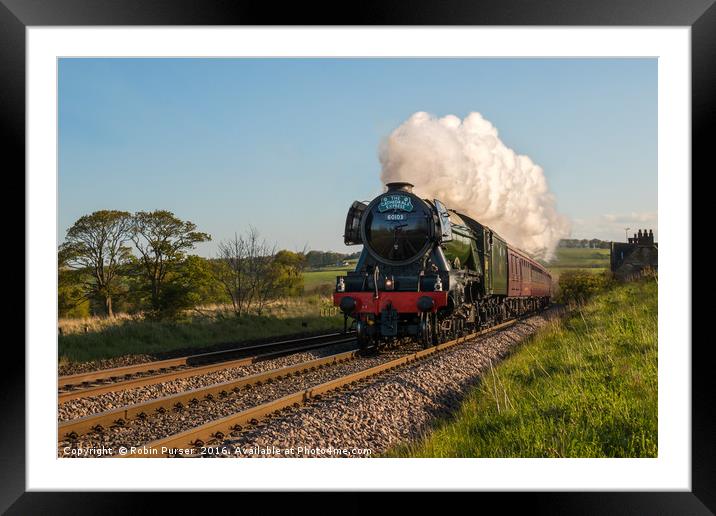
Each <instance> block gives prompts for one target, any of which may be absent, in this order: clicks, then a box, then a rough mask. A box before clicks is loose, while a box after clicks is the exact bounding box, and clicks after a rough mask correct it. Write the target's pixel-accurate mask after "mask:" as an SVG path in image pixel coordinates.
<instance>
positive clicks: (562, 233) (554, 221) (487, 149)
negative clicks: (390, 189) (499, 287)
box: [379, 112, 570, 260]
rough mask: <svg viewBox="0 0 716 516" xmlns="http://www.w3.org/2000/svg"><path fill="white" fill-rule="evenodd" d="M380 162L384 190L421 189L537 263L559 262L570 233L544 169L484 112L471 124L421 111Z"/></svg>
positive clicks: (384, 147)
mask: <svg viewBox="0 0 716 516" xmlns="http://www.w3.org/2000/svg"><path fill="white" fill-rule="evenodd" d="M379 157H380V163H381V165H382V172H381V179H382V181H383V184H385V183H389V182H391V181H408V182H410V183H413V184H414V185H415V193H416V194H417V195H419V196H421V197H424V198H430V199H432V198H435V199H439V200H441V201H443V202H444V203H445V204H446V205H447V206H448V208H452V209H455V210H457V211H462V212H463V213H465V214H467V215H469V216H471V217H472V218H474V219H476V220H477V221H479V222H481V223H482V224H486V225H487V226H490V227H491V228H493V229H494V230H495V231H497V232H498V233H499V234H500V235H501V236H503V237H504V238H505V239H506V240H507V241H508V242H509V243H511V244H513V245H515V246H517V247H518V248H520V249H523V250H525V251H527V252H528V253H531V254H532V255H534V256H536V257H540V258H544V259H547V260H549V259H551V257H552V255H553V253H554V249H555V248H556V247H557V244H558V243H559V239H560V238H563V237H566V236H568V235H569V233H570V224H569V221H568V220H567V219H566V218H565V217H564V216H563V215H561V214H559V213H558V212H557V209H556V206H555V199H554V196H553V195H552V194H551V193H550V191H549V189H548V187H547V181H546V179H545V176H544V172H543V170H542V168H541V167H540V166H538V165H535V164H534V163H533V162H532V160H531V159H530V158H529V157H528V156H523V155H518V154H516V153H515V152H514V151H513V150H512V149H510V148H508V147H506V146H505V144H504V143H502V141H501V140H500V139H499V137H498V135H497V129H496V128H495V127H494V126H493V125H492V124H491V123H490V122H489V121H488V120H485V119H484V118H483V117H482V115H481V114H480V113H470V114H469V115H468V116H467V117H466V118H465V119H464V120H460V119H459V118H458V117H456V116H454V115H448V116H446V117H443V118H436V117H434V116H432V115H429V114H428V113H424V112H418V113H415V114H413V115H412V116H411V117H410V118H409V119H408V120H406V121H405V122H404V123H403V124H402V125H401V126H399V127H398V128H397V129H395V130H394V131H393V132H392V133H391V134H390V136H388V137H387V138H386V139H385V140H384V141H383V142H382V144H381V148H380V152H379Z"/></svg>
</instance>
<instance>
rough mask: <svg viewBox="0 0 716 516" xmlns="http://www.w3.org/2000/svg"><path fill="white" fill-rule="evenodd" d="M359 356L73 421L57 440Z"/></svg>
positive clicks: (329, 358)
mask: <svg viewBox="0 0 716 516" xmlns="http://www.w3.org/2000/svg"><path fill="white" fill-rule="evenodd" d="M357 356H358V350H357V349H354V350H351V351H346V352H344V353H337V354H335V355H330V356H327V357H322V358H317V359H314V360H309V361H306V362H301V363H299V364H294V365H290V366H286V367H281V368H278V369H272V370H270V371H266V372H263V373H258V374H254V375H250V376H244V377H241V378H237V379H235V380H229V381H226V382H221V383H217V384H213V385H209V386H207V387H200V388H197V389H192V390H189V391H185V392H180V393H178V394H172V395H170V396H164V397H162V398H157V399H154V400H149V401H146V402H143V403H138V404H135V405H127V406H124V407H120V408H117V409H113V410H108V411H106V412H101V413H98V414H92V415H89V416H85V417H82V418H78V419H73V420H70V421H63V422H61V423H60V424H59V425H58V428H57V440H58V441H62V440H65V439H74V438H76V437H78V436H79V435H81V434H84V433H87V432H90V431H101V430H103V429H104V428H107V427H111V426H124V425H125V424H126V423H127V422H128V421H129V420H131V419H135V418H142V417H149V416H150V415H151V414H152V413H156V412H159V413H162V412H164V411H167V410H172V409H180V408H182V407H183V406H184V405H186V404H189V403H192V402H194V401H195V400H196V401H198V400H201V399H207V400H209V399H212V398H214V397H219V398H222V397H225V396H227V395H228V394H229V393H230V392H232V391H238V390H239V389H241V388H242V387H246V386H249V385H261V384H263V383H266V382H272V381H274V380H280V379H283V378H285V377H288V376H293V375H295V374H301V373H307V372H309V371H313V370H316V369H319V368H322V367H326V366H329V365H334V364H340V363H343V362H346V361H348V360H352V359H354V358H356V357H357Z"/></svg>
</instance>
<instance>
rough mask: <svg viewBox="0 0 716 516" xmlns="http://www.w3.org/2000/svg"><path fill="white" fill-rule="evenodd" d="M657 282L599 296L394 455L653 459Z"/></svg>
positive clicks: (489, 375) (557, 324)
mask: <svg viewBox="0 0 716 516" xmlns="http://www.w3.org/2000/svg"><path fill="white" fill-rule="evenodd" d="M657 449H658V448H657V286H656V284H655V282H654V281H653V279H652V280H650V281H642V282H639V283H630V284H626V285H619V286H616V287H614V288H612V289H610V290H609V291H607V292H604V293H602V294H599V295H598V296H596V297H595V298H593V299H592V300H591V301H590V302H588V303H587V304H586V305H585V306H583V307H582V308H581V309H578V310H576V311H574V312H572V314H571V315H569V316H567V317H566V318H565V319H562V320H556V321H555V322H553V323H551V324H550V325H549V326H547V327H546V328H544V329H543V330H541V331H540V332H539V333H538V334H536V335H535V336H533V337H532V338H530V339H529V340H528V341H526V342H525V343H524V344H523V345H522V346H521V347H520V348H518V349H517V350H516V352H515V353H514V354H513V355H512V356H511V357H509V358H508V359H507V360H505V361H504V362H502V363H501V364H500V365H498V366H496V367H495V368H494V369H493V370H492V371H491V372H489V373H487V374H486V375H485V377H484V378H483V379H482V382H481V383H480V384H479V385H478V386H477V387H475V388H474V389H473V391H472V392H470V393H469V394H468V395H467V397H466V399H465V400H464V403H463V405H462V407H461V408H460V410H459V411H458V413H457V414H456V415H455V417H454V418H451V419H450V420H443V421H441V422H438V424H437V425H436V426H435V428H434V430H433V431H432V432H431V433H430V434H429V435H428V436H426V437H425V438H424V439H423V440H422V441H419V442H416V443H411V444H407V445H403V446H401V447H398V448H396V449H394V450H392V451H391V452H390V453H389V454H388V455H389V456H394V457H656V456H657Z"/></svg>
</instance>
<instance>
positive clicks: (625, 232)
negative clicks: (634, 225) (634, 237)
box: [624, 228, 631, 242]
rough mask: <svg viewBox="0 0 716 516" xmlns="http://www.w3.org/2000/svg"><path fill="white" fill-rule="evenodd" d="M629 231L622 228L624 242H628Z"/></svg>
mask: <svg viewBox="0 0 716 516" xmlns="http://www.w3.org/2000/svg"><path fill="white" fill-rule="evenodd" d="M630 229H631V228H624V241H625V242H628V241H629V230H630Z"/></svg>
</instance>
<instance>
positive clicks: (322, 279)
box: [303, 264, 355, 293]
mask: <svg viewBox="0 0 716 516" xmlns="http://www.w3.org/2000/svg"><path fill="white" fill-rule="evenodd" d="M354 269H355V264H351V265H348V266H345V267H324V268H322V269H320V270H314V271H306V272H304V273H303V290H304V292H306V293H313V292H315V290H316V289H317V288H320V287H321V286H324V285H325V286H327V287H329V288H330V289H333V287H334V286H335V284H336V276H340V275H342V274H345V272H346V271H352V270H354Z"/></svg>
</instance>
